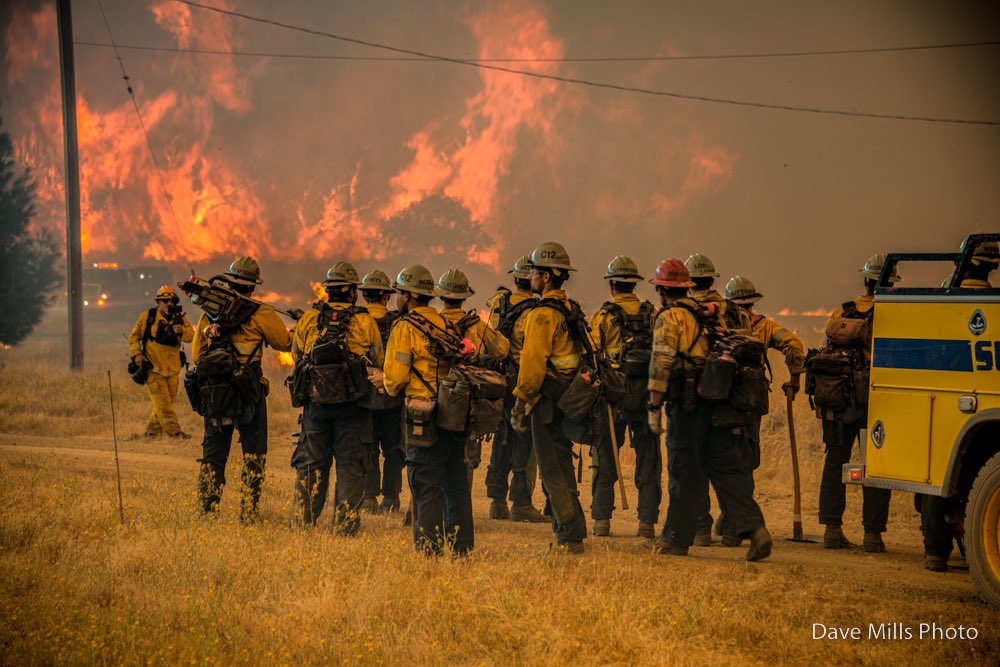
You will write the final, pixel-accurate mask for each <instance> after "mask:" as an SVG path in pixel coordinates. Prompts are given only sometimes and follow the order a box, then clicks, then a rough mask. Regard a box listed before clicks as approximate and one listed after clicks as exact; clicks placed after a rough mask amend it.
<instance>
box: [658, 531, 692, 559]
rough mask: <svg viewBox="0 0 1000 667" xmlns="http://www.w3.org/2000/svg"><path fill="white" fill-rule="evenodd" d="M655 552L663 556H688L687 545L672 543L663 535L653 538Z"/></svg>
mask: <svg viewBox="0 0 1000 667" xmlns="http://www.w3.org/2000/svg"><path fill="white" fill-rule="evenodd" d="M653 553H654V554H660V555H663V556H687V555H688V548H687V547H678V546H675V545H673V544H671V543H670V540H669V539H667V538H665V537H664V536H663V535H661V536H660V537H658V538H657V539H655V540H653Z"/></svg>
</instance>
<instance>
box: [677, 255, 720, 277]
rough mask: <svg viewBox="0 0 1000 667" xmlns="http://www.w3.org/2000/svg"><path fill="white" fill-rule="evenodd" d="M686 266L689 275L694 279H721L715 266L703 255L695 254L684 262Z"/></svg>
mask: <svg viewBox="0 0 1000 667" xmlns="http://www.w3.org/2000/svg"><path fill="white" fill-rule="evenodd" d="M684 266H685V267H687V270H688V273H689V274H690V275H691V277H692V278H718V277H719V274H718V273H716V271H715V264H714V263H713V262H712V260H710V259H709V258H708V257H705V256H704V255H702V254H701V253H697V252H696V253H693V254H692V255H691V256H690V257H688V258H687V259H686V260H684Z"/></svg>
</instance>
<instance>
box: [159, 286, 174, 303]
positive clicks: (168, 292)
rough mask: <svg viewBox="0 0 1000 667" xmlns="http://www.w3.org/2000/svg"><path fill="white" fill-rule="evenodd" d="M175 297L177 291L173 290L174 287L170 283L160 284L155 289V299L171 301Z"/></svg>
mask: <svg viewBox="0 0 1000 667" xmlns="http://www.w3.org/2000/svg"><path fill="white" fill-rule="evenodd" d="M176 298H177V293H176V292H174V288H173V287H171V286H170V285H161V286H160V289H158V290H156V300H157V301H173V300H174V299H176Z"/></svg>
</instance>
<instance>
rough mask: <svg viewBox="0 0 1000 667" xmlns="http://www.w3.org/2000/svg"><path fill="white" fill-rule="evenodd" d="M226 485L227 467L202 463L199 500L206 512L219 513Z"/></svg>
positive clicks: (199, 477)
mask: <svg viewBox="0 0 1000 667" xmlns="http://www.w3.org/2000/svg"><path fill="white" fill-rule="evenodd" d="M225 485H226V469H225V468H223V467H222V466H215V465H212V464H210V463H202V464H201V469H200V473H199V475H198V502H199V503H200V504H201V510H202V512H204V513H205V514H217V513H218V512H219V502H220V501H221V500H222V489H223V487H225Z"/></svg>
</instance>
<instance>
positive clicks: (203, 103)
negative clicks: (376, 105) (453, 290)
mask: <svg viewBox="0 0 1000 667" xmlns="http://www.w3.org/2000/svg"><path fill="white" fill-rule="evenodd" d="M215 4H218V5H223V4H230V5H231V4H233V3H231V2H230V3H220V2H217V3H215ZM265 7H266V11H265V10H263V9H262V10H260V11H261V13H265V14H266V13H268V12H272V11H273V10H274V8H275V6H272V5H265ZM473 7H474V9H473V10H472V11H471V12H470V13H469V15H468V16H467V17H465V18H464V19H462V22H463V24H464V25H465V27H466V28H467V32H468V36H469V37H470V38H471V42H472V44H473V45H474V53H475V55H476V56H478V57H480V58H522V59H537V61H536V62H532V63H523V64H518V67H519V68H523V69H531V70H533V71H537V72H541V73H547V74H555V73H558V72H560V68H562V67H565V65H564V64H562V63H557V62H552V59H557V58H560V57H562V56H563V55H564V51H565V48H564V43H563V41H562V39H560V38H559V37H557V36H556V35H554V34H553V31H552V26H551V24H550V21H549V19H548V18H547V16H546V14H545V12H544V8H543V7H539V6H536V5H534V4H528V3H517V2H515V3H497V4H494V5H488V6H487V5H484V6H480V5H474V6H473ZM12 11H13V19H12V20H11V22H10V24H9V25H8V26H7V27H6V32H5V34H4V39H5V43H6V53H5V55H6V63H7V65H6V71H5V72H3V75H4V76H5V77H6V81H5V83H6V86H7V87H8V88H9V89H12V90H16V92H17V94H16V95H12V97H14V98H15V99H30V100H32V104H31V106H30V107H28V106H20V107H19V106H16V105H11V106H8V105H5V107H4V109H3V113H4V115H6V116H9V118H7V119H5V120H8V121H9V122H8V123H7V126H8V128H7V129H11V128H16V131H14V130H12V134H13V138H14V140H15V146H16V159H17V160H18V162H19V163H20V164H23V165H25V166H27V167H28V168H30V170H31V172H32V174H33V176H34V178H35V179H36V180H37V182H38V186H39V187H38V195H39V202H38V211H39V214H38V216H37V219H36V220H37V224H40V225H43V226H47V227H49V228H51V229H53V230H58V229H61V224H62V219H63V211H64V208H63V183H62V177H63V168H62V160H63V154H62V151H63V147H62V141H61V139H62V132H61V126H62V117H61V110H60V102H59V100H60V90H59V75H58V60H57V50H56V47H55V45H56V43H57V39H56V17H55V10H54V8H53V6H52V4H46V5H44V6H42V7H40V8H38V9H30V8H29V7H28V6H21V7H15V8H14V9H13V10H12ZM139 14H141V16H139ZM109 18H110V22H111V24H112V26H113V28H115V27H122V24H123V23H124V22H126V21H129V22H136V21H140V20H142V21H145V24H148V25H145V27H146V28H147V31H149V30H153V31H155V30H159V31H160V33H161V34H160V35H159V43H163V41H165V38H169V39H170V40H172V42H173V44H174V45H175V46H177V47H179V48H199V49H213V50H223V51H225V50H235V49H239V48H241V47H249V46H253V44H249V45H247V44H245V43H244V41H245V40H244V31H245V30H248V28H247V27H246V24H244V23H242V22H238V21H236V20H234V19H232V18H230V17H225V16H221V15H219V14H215V13H212V12H205V11H198V10H195V9H192V8H191V7H189V6H186V5H183V4H180V3H177V2H171V1H169V0H154V1H153V2H151V3H150V4H149V5H148V7H147V8H146V10H144V12H135V11H133V12H131V13H127V12H121V11H119V12H116V13H112V14H111V15H110V16H109ZM254 34H258V33H254ZM276 34H278V33H276ZM133 41H135V40H133ZM151 41H156V40H153V39H152V37H151ZM259 41H260V40H259V39H258V40H257V41H256V42H255V44H258V43H259ZM123 57H124V61H125V63H126V64H127V66H128V68H129V70H130V71H129V74H130V75H131V76H132V85H133V86H134V88H135V91H136V96H137V99H138V101H139V104H140V106H141V110H142V115H143V119H144V122H145V125H146V129H147V131H148V133H149V137H150V142H151V143H152V145H153V149H154V151H155V152H156V154H157V157H158V160H159V162H160V165H161V167H162V173H163V180H164V182H165V186H166V190H167V191H168V193H169V199H168V198H167V196H166V195H165V194H164V192H163V187H162V185H161V183H160V176H159V174H158V173H157V171H156V169H155V168H154V166H153V164H152V161H151V157H150V153H149V149H148V147H147V145H146V138H145V137H144V135H143V133H142V130H141V128H140V126H139V123H138V121H137V119H136V116H135V113H134V110H133V108H132V103H131V101H130V100H129V99H128V98H127V97H126V95H125V92H124V84H123V83H122V82H121V81H120V80H117V78H116V77H117V71H116V70H117V66H116V63H115V62H114V60H113V56H112V54H111V52H110V51H105V50H103V49H83V48H78V56H77V63H78V68H79V71H78V80H79V82H80V83H79V86H78V103H77V111H78V124H79V144H80V156H81V158H80V161H81V164H80V167H81V186H82V196H81V206H82V227H83V250H84V254H85V256H86V257H87V259H88V261H94V260H96V261H99V260H102V259H108V258H118V257H121V256H130V255H131V256H134V257H140V256H141V257H143V258H145V259H149V260H156V261H163V262H168V263H176V264H181V263H185V264H186V263H188V262H190V263H198V264H201V263H207V262H212V261H216V262H218V261H220V260H221V259H223V258H224V259H225V260H227V261H228V260H229V259H231V258H232V257H233V256H235V255H237V254H251V255H254V256H255V257H257V258H259V259H263V260H278V261H281V262H285V263H292V264H294V263H297V262H301V261H303V260H313V261H316V262H319V261H323V262H329V261H331V260H332V259H348V260H351V261H361V260H364V261H379V262H383V261H385V260H391V259H394V258H399V257H404V256H407V257H411V258H412V257H414V256H417V257H420V256H426V255H427V254H428V253H430V254H431V255H448V256H450V257H456V258H460V259H461V260H464V261H465V262H468V263H471V264H476V265H479V266H481V267H484V268H487V269H489V270H490V272H498V271H499V270H500V269H501V265H502V264H503V265H505V264H506V262H508V261H509V260H510V257H511V256H513V255H520V254H522V253H523V252H524V251H525V248H522V247H520V246H518V247H516V248H509V247H507V246H508V239H509V238H510V236H511V235H510V233H509V230H510V225H511V224H512V222H511V220H510V219H509V212H508V210H509V209H510V207H512V206H526V207H527V210H532V206H531V204H530V203H529V204H523V203H520V202H519V201H518V198H523V197H527V196H530V197H534V198H535V199H536V200H537V201H539V202H547V201H548V199H549V197H548V195H547V194H546V192H547V191H552V192H560V191H561V190H562V189H563V186H564V183H563V182H562V179H563V172H564V171H565V169H566V166H567V165H572V166H573V168H579V167H578V166H577V165H579V164H581V163H582V160H581V159H580V155H579V154H576V153H574V152H573V150H571V147H574V146H576V145H579V144H580V143H581V142H580V140H579V139H578V138H571V137H580V138H584V139H585V138H586V137H588V136H590V132H589V130H588V129H587V128H588V127H590V126H591V125H592V124H594V123H601V124H610V125H618V126H621V127H626V128H627V127H628V125H629V124H630V123H635V122H636V118H637V117H638V116H640V115H641V112H640V111H638V110H637V107H636V106H635V104H634V103H632V102H630V101H629V100H624V101H616V102H614V103H611V104H608V105H606V106H605V105H600V104H596V103H591V102H588V101H587V99H586V98H585V96H584V94H583V93H582V92H581V91H580V89H578V88H572V87H567V86H565V85H563V84H560V83H558V82H555V81H551V80H544V79H537V78H531V77H525V76H518V75H515V74H510V73H505V72H499V71H490V70H485V69H479V70H466V69H464V68H458V67H453V66H446V65H435V67H442V68H444V67H451V69H437V70H434V71H435V72H445V71H446V72H448V74H449V76H454V77H455V80H456V81H460V82H462V87H459V88H458V91H459V93H458V95H452V97H451V98H448V99H446V100H444V101H442V102H440V103H439V107H438V108H433V107H430V103H429V102H428V103H425V104H424V106H422V107H421V106H419V105H416V106H415V107H414V108H419V109H423V111H422V112H421V113H420V115H419V116H417V119H418V120H417V122H415V123H414V122H410V123H409V124H408V125H405V126H404V129H402V130H401V131H397V135H396V136H387V137H378V139H379V141H380V142H382V143H383V144H385V146H384V147H383V148H380V149H379V150H378V151H372V152H370V153H367V152H360V153H358V154H355V155H349V156H342V155H340V154H336V153H337V151H336V149H335V148H334V147H335V146H336V141H335V139H336V137H337V136H338V135H342V134H345V133H348V132H351V131H352V130H350V129H349V127H345V126H343V125H342V124H339V123H338V122H337V121H336V118H337V116H336V113H337V112H339V111H340V110H341V109H343V110H344V112H345V114H346V117H347V118H350V117H353V116H358V115H359V114H358V113H357V109H359V108H360V109H363V110H364V114H368V113H369V109H368V106H366V105H367V104H369V103H366V102H365V101H364V99H363V98H360V97H358V101H356V102H355V101H353V100H352V97H350V96H349V97H347V98H346V99H341V98H338V99H336V102H335V104H333V105H331V107H330V108H316V109H314V110H311V111H310V114H309V116H308V118H312V119H315V118H322V119H323V121H324V123H325V122H326V121H327V119H329V120H330V121H331V122H332V124H331V125H330V126H329V127H327V126H326V125H325V124H324V126H323V127H324V130H326V131H325V132H324V133H323V136H317V135H316V134H315V133H313V132H311V131H307V130H305V129H303V130H302V132H299V130H298V128H297V127H296V118H297V119H299V120H301V119H302V118H303V116H302V115H300V116H298V117H292V114H293V113H295V112H298V110H297V109H295V107H296V106H297V105H299V104H300V103H299V102H298V101H296V100H295V99H294V97H289V99H287V100H286V99H282V95H283V94H285V93H287V94H288V95H289V96H293V95H295V90H296V89H295V88H294V87H291V86H290V84H289V86H285V87H283V88H281V89H280V90H279V92H277V93H271V92H270V90H269V88H270V87H274V86H275V85H276V83H275V79H276V78H280V77H276V75H275V74H274V71H275V70H277V68H278V67H279V66H284V63H278V62H275V61H269V60H266V59H264V60H259V61H252V60H250V61H247V60H243V61H240V63H239V66H238V64H237V61H236V59H235V57H230V56H212V57H204V56H198V55H194V54H178V53H168V54H155V55H149V54H137V53H135V52H125V53H124V56H123ZM248 63H249V64H248ZM345 67H346V66H345ZM417 67H425V69H424V70H421V72H425V71H429V70H428V69H426V66H422V65H417ZM353 71H357V70H353ZM353 71H352V72H353ZM379 71H380V72H381V71H388V70H379ZM398 71H400V70H395V72H398ZM408 71H411V72H414V71H417V70H408ZM391 72H392V71H390V73H391ZM392 75H393V76H396V77H400V76H401V75H400V74H398V73H396V74H392ZM345 76H346V75H345ZM386 76H388V74H387V75H386ZM268 77H270V78H268ZM463 77H464V78H463ZM265 81H266V82H267V83H266V84H265V83H264V82H265ZM282 83H283V82H282ZM455 85H456V86H458V84H455ZM309 88H310V89H311V88H314V86H313V85H312V82H311V81H310V85H309ZM276 99H277V100H280V101H281V102H282V103H283V106H280V107H278V108H280V110H281V112H282V113H285V114H286V115H285V116H282V115H281V114H280V113H276V112H275V111H274V109H275V108H276V107H275V104H274V101H275V100H276ZM409 101H410V100H408V101H407V102H409ZM416 102H421V103H422V101H420V100H416V101H414V104H416ZM397 104H399V103H398V102H397ZM352 105H353V106H352ZM403 106H406V107H408V106H409V104H405V105H403ZM261 107H266V108H263V109H262V108H261ZM258 114H261V115H262V116H266V118H267V120H266V121H264V120H261V117H260V116H258ZM352 114H353V116H352ZM402 118H404V119H405V116H403V117H402ZM245 128H249V130H246V129H245ZM262 128H266V129H267V131H268V132H272V133H274V134H275V136H276V137H280V139H279V140H277V141H273V142H272V143H261V144H260V145H265V146H272V145H278V146H282V147H284V148H285V152H286V153H288V154H280V155H278V154H273V151H272V152H271V153H265V154H253V153H252V152H251V151H250V150H249V149H244V147H243V146H242V145H241V144H242V143H243V141H242V140H243V139H244V137H246V138H247V142H251V140H252V139H255V134H254V133H255V132H256V133H261V132H262ZM668 136H670V135H669V134H663V135H660V139H658V141H659V142H662V143H663V147H662V150H661V151H660V153H661V157H662V158H663V160H662V163H663V164H661V165H659V166H657V167H655V170H656V171H662V172H663V174H662V175H663V179H662V184H663V185H662V187H657V188H656V192H652V193H649V192H646V193H643V194H642V195H641V196H640V194H639V193H637V192H636V191H635V189H634V188H635V187H637V186H630V185H629V184H628V183H626V182H624V181H621V182H616V181H615V179H617V178H622V179H624V178H627V177H626V176H621V177H617V176H609V177H608V182H607V183H606V184H605V185H604V186H603V187H601V188H595V191H594V192H592V193H585V194H586V196H587V200H586V202H583V203H581V204H580V205H581V211H584V212H585V213H586V215H587V216H590V221H589V224H590V225H591V226H592V227H593V230H594V231H596V230H602V232H604V231H606V230H608V229H610V228H611V227H612V226H613V225H614V224H617V223H618V222H620V221H621V220H622V219H623V218H637V219H641V218H642V217H644V216H645V217H648V216H649V215H650V214H655V215H659V216H662V215H666V214H669V213H672V212H673V211H675V210H676V209H677V208H678V207H680V206H682V205H684V203H685V202H686V201H688V200H689V199H690V198H691V197H693V196H696V195H698V194H700V193H702V192H705V191H707V190H709V189H710V188H711V187H713V186H715V185H716V184H718V183H720V182H723V181H724V179H725V178H726V177H727V174H728V173H729V171H730V170H731V167H732V162H733V158H732V157H731V156H730V155H728V154H727V153H726V152H725V151H724V150H723V149H721V148H718V147H704V146H702V145H701V143H700V142H699V141H695V140H683V141H678V140H677V139H676V138H675V137H672V136H671V137H670V138H669V139H667V138H666V137H668ZM286 138H287V142H286ZM644 141H646V142H649V141H651V139H650V138H648V137H644ZM252 145H258V144H252ZM292 146H294V148H292ZM609 150H610V149H609ZM615 150H618V147H617V146H616V147H615ZM304 151H311V153H308V154H306V153H305V152H304ZM299 153H301V155H300V154H299ZM373 153H376V154H377V155H373ZM334 154H336V155H334ZM383 154H384V156H383ZM331 155H333V157H335V158H337V159H332V158H331V159H327V158H328V157H329V156H331ZM299 158H301V159H300V162H301V163H300V164H297V163H294V160H296V159H299ZM616 159H617V157H616ZM272 161H273V162H274V163H275V164H274V166H272V165H271V162H272ZM290 163H291V164H292V165H293V168H287V169H286V168H283V166H284V167H287V166H288V165H289V164H290ZM600 171H608V172H613V171H615V170H614V169H608V168H601V169H600ZM285 172H289V173H288V174H286V173H285ZM657 178H659V176H657ZM582 187H583V189H586V185H585V184H584V185H582ZM563 196H568V195H566V194H565V193H563ZM570 200H571V201H575V198H574V197H572V196H570ZM522 217H523V216H522ZM175 218H176V220H175ZM567 222H569V221H567ZM515 224H517V225H519V229H521V230H522V231H523V232H524V234H525V235H527V234H528V233H529V232H530V237H529V238H530V239H531V240H532V241H537V240H540V239H538V238H536V237H537V234H538V233H539V232H538V231H537V230H535V229H533V227H532V225H533V224H534V222H533V221H532V220H530V219H528V220H516V221H515ZM553 224H554V223H553ZM572 233H573V234H576V235H577V236H578V237H579V238H581V239H586V238H588V236H587V229H586V226H584V228H581V229H575V228H574V229H573V230H572ZM387 268H389V269H391V268H393V267H391V266H390V267H387ZM270 296H276V295H270ZM277 296H280V295H277ZM317 297H320V298H322V294H321V293H320V291H318V290H317Z"/></svg>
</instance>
